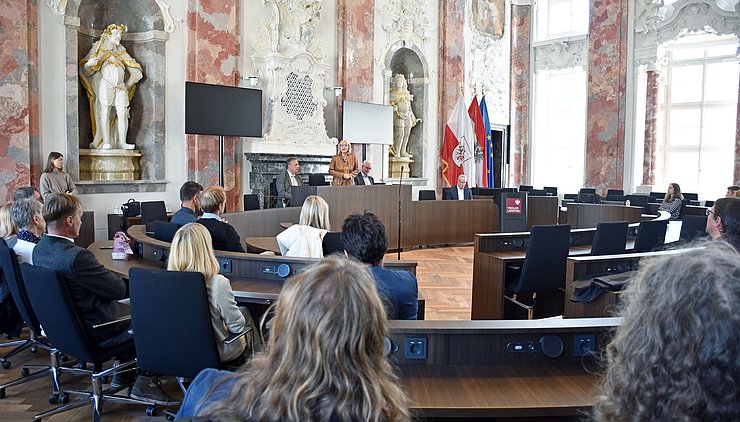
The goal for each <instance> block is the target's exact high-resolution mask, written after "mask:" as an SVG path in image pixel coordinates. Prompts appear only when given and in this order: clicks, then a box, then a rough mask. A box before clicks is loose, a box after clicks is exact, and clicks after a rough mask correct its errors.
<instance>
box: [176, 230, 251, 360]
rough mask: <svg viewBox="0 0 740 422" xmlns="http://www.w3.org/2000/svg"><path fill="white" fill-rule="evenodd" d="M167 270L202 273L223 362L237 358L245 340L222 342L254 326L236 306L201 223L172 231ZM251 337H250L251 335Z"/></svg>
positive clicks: (241, 352) (246, 312)
mask: <svg viewBox="0 0 740 422" xmlns="http://www.w3.org/2000/svg"><path fill="white" fill-rule="evenodd" d="M167 269H168V270H170V271H190V272H196V273H201V274H203V278H204V279H205V281H206V290H207V291H208V302H209V305H210V309H211V324H212V325H213V334H214V336H215V337H216V344H217V345H218V353H219V356H220V357H221V361H222V362H229V361H234V360H236V359H239V358H240V357H241V356H242V354H243V353H244V350H245V349H246V340H245V338H244V337H240V338H238V339H236V340H235V341H233V342H231V343H228V344H227V343H224V342H223V341H224V339H226V337H228V336H229V334H230V333H240V332H243V331H245V330H246V328H247V327H250V326H251V327H252V328H254V323H253V322H252V318H251V317H250V316H249V311H247V310H246V309H244V310H242V309H240V308H239V307H238V306H237V305H236V299H235V298H234V292H233V291H232V290H231V283H230V282H229V279H228V278H226V277H224V276H222V275H221V274H219V271H220V267H219V265H218V261H217V260H216V256H215V255H214V253H213V247H212V246H211V234H210V233H209V232H208V229H206V228H205V227H204V226H203V225H201V224H198V223H188V224H186V225H184V226H182V227H180V229H179V230H178V231H177V233H175V236H174V238H173V239H172V246H171V247H170V257H169V260H168V261H167ZM250 338H253V336H250Z"/></svg>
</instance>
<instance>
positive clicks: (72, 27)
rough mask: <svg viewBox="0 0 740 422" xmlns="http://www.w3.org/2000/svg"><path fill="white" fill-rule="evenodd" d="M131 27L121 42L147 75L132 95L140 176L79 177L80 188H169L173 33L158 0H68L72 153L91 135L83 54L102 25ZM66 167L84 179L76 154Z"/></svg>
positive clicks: (92, 190)
mask: <svg viewBox="0 0 740 422" xmlns="http://www.w3.org/2000/svg"><path fill="white" fill-rule="evenodd" d="M112 23H116V24H123V25H125V26H126V28H127V32H126V34H124V36H123V38H122V41H121V44H123V46H124V47H126V50H128V52H129V54H131V56H132V57H133V58H134V59H136V61H137V62H138V63H139V64H140V65H141V67H142V70H143V73H144V78H143V79H142V80H141V81H139V83H138V84H137V88H136V93H135V95H134V97H133V98H132V99H131V104H130V115H131V118H130V120H129V130H128V138H127V139H128V142H129V143H134V144H135V145H136V150H138V151H139V152H140V153H141V154H142V157H141V160H140V172H141V180H140V181H135V182H133V183H132V182H91V181H80V184H79V186H80V191H81V193H98V192H100V193H115V192H145V191H147V192H148V191H159V192H161V191H164V190H165V180H164V179H165V167H164V163H165V144H164V140H165V122H164V118H165V48H166V42H167V40H168V39H169V35H168V34H167V32H165V21H164V18H163V16H162V11H161V8H160V7H159V6H158V5H157V3H156V1H154V0H109V1H105V2H102V1H98V0H69V1H68V2H67V7H66V9H65V16H64V24H65V44H66V65H67V66H66V69H67V74H66V97H67V154H68V156H71V157H78V156H79V150H80V149H87V148H89V144H90V141H92V138H93V136H92V128H91V120H90V106H89V102H88V99H87V93H86V92H85V89H84V88H83V87H82V85H81V83H80V80H79V63H80V60H81V59H82V58H83V57H84V56H85V55H86V54H87V53H88V51H89V50H90V48H91V47H92V45H93V43H95V41H97V40H98V39H99V38H100V35H101V34H102V32H103V30H105V28H106V27H107V26H108V25H110V24H112ZM68 163H69V164H68V165H67V170H68V171H69V172H70V173H71V174H72V175H73V177H75V178H76V179H77V180H79V176H80V168H79V162H78V161H77V160H69V161H68Z"/></svg>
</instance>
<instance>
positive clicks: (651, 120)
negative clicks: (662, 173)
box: [642, 70, 660, 185]
mask: <svg viewBox="0 0 740 422" xmlns="http://www.w3.org/2000/svg"><path fill="white" fill-rule="evenodd" d="M645 96H646V99H645V145H644V153H645V154H644V156H643V159H642V184H643V185H654V184H655V160H656V158H657V157H656V153H657V148H658V107H659V104H660V72H659V71H657V70H648V71H647V92H646V94H645Z"/></svg>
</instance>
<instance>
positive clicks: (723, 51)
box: [707, 43, 737, 57]
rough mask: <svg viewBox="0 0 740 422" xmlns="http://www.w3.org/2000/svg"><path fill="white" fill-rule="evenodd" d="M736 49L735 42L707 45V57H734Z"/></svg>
mask: <svg viewBox="0 0 740 422" xmlns="http://www.w3.org/2000/svg"><path fill="white" fill-rule="evenodd" d="M736 51H737V43H731V44H724V45H718V46H715V47H709V48H708V49H707V55H708V56H709V57H726V56H730V57H735V54H736Z"/></svg>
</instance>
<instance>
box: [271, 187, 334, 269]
mask: <svg viewBox="0 0 740 422" xmlns="http://www.w3.org/2000/svg"><path fill="white" fill-rule="evenodd" d="M329 230H331V224H330V223H329V204H327V203H326V201H325V200H324V198H322V197H320V196H316V195H311V196H309V197H308V198H306V200H305V201H304V202H303V207H302V208H301V216H300V218H299V220H298V224H293V225H292V226H290V227H288V228H287V229H285V230H283V231H282V232H280V234H278V235H277V237H276V238H277V242H278V246H279V247H280V253H281V254H282V255H283V256H297V257H302V258H323V257H324V251H323V249H322V247H323V244H322V241H323V240H324V235H326V232H328V231H329Z"/></svg>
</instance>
